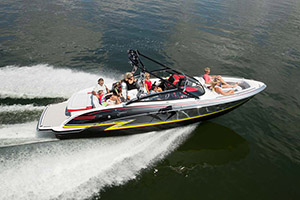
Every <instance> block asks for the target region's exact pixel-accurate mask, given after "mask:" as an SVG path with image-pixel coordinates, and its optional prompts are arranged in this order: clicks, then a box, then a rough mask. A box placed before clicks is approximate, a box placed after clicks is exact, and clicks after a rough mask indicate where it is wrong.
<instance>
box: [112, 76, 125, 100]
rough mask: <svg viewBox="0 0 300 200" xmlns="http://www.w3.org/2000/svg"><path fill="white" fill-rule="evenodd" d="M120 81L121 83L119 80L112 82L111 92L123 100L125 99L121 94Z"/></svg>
mask: <svg viewBox="0 0 300 200" xmlns="http://www.w3.org/2000/svg"><path fill="white" fill-rule="evenodd" d="M121 83H122V82H121V81H118V82H116V83H114V84H113V85H112V90H111V92H112V93H113V95H115V96H117V97H119V98H120V100H121V101H122V102H124V101H125V100H124V97H123V95H122V85H121Z"/></svg>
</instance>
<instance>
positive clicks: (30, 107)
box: [0, 104, 44, 114]
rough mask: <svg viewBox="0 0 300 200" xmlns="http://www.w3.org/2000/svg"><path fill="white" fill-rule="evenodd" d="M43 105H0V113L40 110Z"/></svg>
mask: <svg viewBox="0 0 300 200" xmlns="http://www.w3.org/2000/svg"><path fill="white" fill-rule="evenodd" d="M43 109H44V106H34V105H33V104H27V105H19V104H15V105H9V106H8V105H0V114H1V113H3V112H24V111H42V110H43Z"/></svg>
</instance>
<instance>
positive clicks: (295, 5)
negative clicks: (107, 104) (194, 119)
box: [0, 0, 300, 200]
mask: <svg viewBox="0 0 300 200" xmlns="http://www.w3.org/2000/svg"><path fill="white" fill-rule="evenodd" d="M299 36H300V1H298V0H286V1H281V0H224V1H219V0H184V1H181V0H177V1H175V0H170V1H160V0H154V1H142V0H135V1H128V0H124V1H117V0H109V1H107V0H52V1H47V0H30V1H29V0H1V1H0V80H1V84H0V180H1V184H0V199H99V198H100V199H172V200H175V199H230V200H231V199H272V200H273V199H299V198H300V191H299V186H300V123H299V122H300V84H299V81H298V78H299V77H300V37H299ZM128 49H139V50H140V51H141V52H143V53H144V54H146V55H149V56H150V57H153V58H155V59H157V60H160V61H161V62H163V63H165V64H167V65H169V66H170V67H174V68H176V69H180V70H182V71H184V72H188V73H189V74H193V75H198V76H199V75H201V74H203V68H205V67H211V69H212V73H213V74H214V73H215V74H223V75H231V76H237V77H245V78H249V79H255V80H259V81H262V82H264V83H265V84H266V85H267V86H268V87H267V89H266V90H265V91H263V92H262V93H261V94H259V95H257V96H256V97H254V98H253V99H252V100H251V101H249V102H248V103H246V104H245V105H243V106H242V107H240V108H238V109H237V110H235V111H233V112H231V113H228V114H226V115H224V116H222V117H219V118H216V119H214V120H210V121H207V122H204V123H201V124H198V125H197V124H195V125H192V126H188V127H181V128H177V129H175V130H174V129H173V130H167V131H161V132H151V133H145V134H139V135H131V136H128V137H127V136H126V137H114V138H97V139H80V140H64V141H59V140H57V139H55V138H51V137H50V138H49V137H38V136H37V134H36V131H35V127H36V124H37V120H38V119H39V116H40V115H41V112H42V110H43V108H44V106H46V105H47V104H50V103H57V102H62V101H64V100H66V99H68V98H69V97H70V96H71V95H72V94H73V93H74V92H76V91H78V90H80V89H83V88H87V87H91V86H93V85H94V84H95V83H96V81H97V79H98V78H99V77H103V78H104V79H105V82H106V84H108V85H110V84H111V83H113V82H114V81H116V80H118V79H121V77H122V74H123V73H124V72H126V71H128V70H129V69H130V67H129V64H128V59H127V53H126V52H127V50H128ZM148 67H149V68H151V66H148Z"/></svg>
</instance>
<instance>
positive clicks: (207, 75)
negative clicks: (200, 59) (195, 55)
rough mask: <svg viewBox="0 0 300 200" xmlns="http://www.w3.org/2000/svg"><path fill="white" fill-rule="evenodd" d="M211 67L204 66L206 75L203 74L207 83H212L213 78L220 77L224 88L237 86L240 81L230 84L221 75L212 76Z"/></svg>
mask: <svg viewBox="0 0 300 200" xmlns="http://www.w3.org/2000/svg"><path fill="white" fill-rule="evenodd" d="M209 74H210V68H209V67H206V68H204V75H203V79H204V80H205V84H211V83H212V82H213V81H212V80H213V79H218V80H219V81H220V84H221V86H220V87H222V88H235V87H236V86H238V83H235V84H234V85H230V84H228V83H226V82H225V81H224V80H223V78H222V77H221V76H220V75H216V76H210V75H209Z"/></svg>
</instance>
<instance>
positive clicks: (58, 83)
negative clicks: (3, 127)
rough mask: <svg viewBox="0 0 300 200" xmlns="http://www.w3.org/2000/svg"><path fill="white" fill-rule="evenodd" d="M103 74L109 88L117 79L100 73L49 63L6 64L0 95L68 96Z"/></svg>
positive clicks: (23, 96)
mask: <svg viewBox="0 0 300 200" xmlns="http://www.w3.org/2000/svg"><path fill="white" fill-rule="evenodd" d="M99 73H100V72H99ZM114 76H115V75H114ZM100 77H102V78H104V80H105V84H107V86H108V87H109V86H111V84H112V83H113V82H114V81H115V80H114V79H112V78H109V77H107V76H102V75H101V74H99V75H98V74H90V73H86V72H80V71H74V70H71V69H61V68H54V67H52V66H49V65H47V64H40V65H34V66H29V67H19V66H7V67H3V68H0V80H1V84H0V96H1V97H2V98H3V97H13V98H36V97H64V98H69V97H70V96H71V95H72V94H73V93H74V92H77V91H79V90H81V89H85V88H89V87H93V86H94V85H96V84H97V80H98V79H99V78H100ZM111 77H112V75H111ZM115 77H116V76H115ZM118 77H119V76H118Z"/></svg>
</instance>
